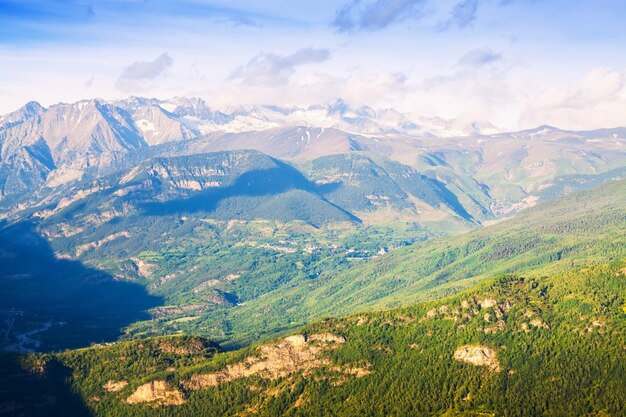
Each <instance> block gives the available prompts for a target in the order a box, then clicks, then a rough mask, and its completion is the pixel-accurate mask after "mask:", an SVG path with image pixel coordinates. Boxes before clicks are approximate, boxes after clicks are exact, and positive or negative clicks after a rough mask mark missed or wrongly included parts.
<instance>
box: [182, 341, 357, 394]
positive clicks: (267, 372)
mask: <svg viewBox="0 0 626 417" xmlns="http://www.w3.org/2000/svg"><path fill="white" fill-rule="evenodd" d="M343 343H345V339H344V338H343V337H340V336H336V335H333V334H328V333H326V334H314V335H310V336H309V337H305V336H303V335H294V336H289V337H286V338H285V339H283V340H282V341H280V342H279V343H276V344H268V345H263V346H261V347H260V348H259V353H260V355H259V356H258V357H256V356H255V357H248V358H246V359H244V360H243V361H241V362H238V363H235V364H232V365H229V366H227V367H226V368H224V369H222V370H220V371H217V372H212V373H206V374H199V375H194V376H192V377H191V379H190V380H189V381H186V382H185V386H186V387H187V388H189V389H200V388H204V387H211V386H216V385H220V384H222V383H225V382H228V381H232V380H234V379H238V378H244V377H248V376H252V375H257V376H260V377H261V378H266V379H277V378H282V377H285V376H288V375H291V374H293V373H295V372H299V371H305V372H306V371H310V370H313V369H316V368H319V367H321V366H327V365H330V363H329V361H328V360H327V359H325V358H323V357H322V353H323V352H324V351H328V350H332V349H336V348H338V347H339V346H340V345H341V344H343Z"/></svg>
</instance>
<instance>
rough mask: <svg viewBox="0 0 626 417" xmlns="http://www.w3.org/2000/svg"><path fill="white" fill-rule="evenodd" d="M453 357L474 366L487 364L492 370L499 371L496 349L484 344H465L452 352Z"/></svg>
mask: <svg viewBox="0 0 626 417" xmlns="http://www.w3.org/2000/svg"><path fill="white" fill-rule="evenodd" d="M454 359H456V360H457V361H461V362H465V363H469V364H470V365H476V366H488V367H489V368H490V369H491V370H492V371H495V372H498V371H500V362H499V361H498V355H497V354H496V351H495V350H493V349H491V348H488V347H486V346H479V345H465V346H461V347H460V348H458V349H457V350H456V351H455V352H454Z"/></svg>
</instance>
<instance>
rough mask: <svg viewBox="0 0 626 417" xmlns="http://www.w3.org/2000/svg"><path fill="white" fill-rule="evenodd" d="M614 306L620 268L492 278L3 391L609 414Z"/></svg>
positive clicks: (229, 405) (88, 402)
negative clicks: (260, 339)
mask: <svg viewBox="0 0 626 417" xmlns="http://www.w3.org/2000/svg"><path fill="white" fill-rule="evenodd" d="M625 297H626V268H625V264H624V263H623V262H613V263H611V264H609V265H597V266H593V267H585V268H579V269H573V270H570V271H568V272H565V273H560V274H554V275H551V276H549V277H543V278H532V277H528V276H525V274H514V275H504V276H500V277H496V278H490V279H488V280H487V281H485V282H484V283H483V284H481V285H479V286H478V287H476V288H475V289H472V290H470V291H466V292H463V293H461V294H458V295H456V296H453V297H450V298H446V299H443V300H440V301H435V302H428V303H424V304H419V305H416V306H414V307H406V308H401V309H393V310H388V311H384V312H377V313H368V314H360V315H356V316H350V317H348V318H345V319H327V320H323V321H319V322H316V323H313V324H311V325H308V326H306V327H305V328H304V329H302V330H301V333H300V334H302V335H304V337H300V338H299V337H297V336H293V337H289V338H287V339H284V340H282V341H281V340H278V341H275V342H270V343H266V344H264V345H260V346H259V345H257V346H252V347H250V348H247V349H244V350H241V351H237V352H230V353H217V354H216V353H215V352H216V350H215V348H214V347H212V345H211V344H210V343H209V342H206V341H203V340H201V339H194V338H186V339H180V338H173V339H172V338H165V339H163V338H162V339H155V340H148V341H134V342H122V343H119V344H114V345H112V346H102V347H95V348H90V349H83V350H79V351H69V352H65V353H61V354H57V355H43V356H37V355H36V356H31V357H28V358H25V359H23V363H22V366H23V368H25V369H26V370H25V371H23V372H24V375H22V376H21V377H20V378H16V379H14V380H13V381H12V384H11V386H12V387H15V386H20V385H18V384H24V386H26V387H27V386H28V384H33V383H34V382H33V380H32V379H33V377H32V375H33V373H34V374H36V375H39V377H38V378H39V381H40V382H39V384H40V386H39V391H36V392H35V393H34V394H33V395H36V394H38V395H45V392H46V391H45V389H44V388H45V384H44V382H45V381H47V382H48V383H50V384H52V386H56V387H57V388H58V387H59V385H55V384H53V382H54V381H55V380H54V378H57V380H56V382H57V384H60V383H62V381H67V383H68V384H69V385H68V386H67V387H66V391H65V392H67V393H73V395H76V396H78V397H79V398H81V399H82V400H83V401H84V404H85V406H84V409H83V411H84V412H89V413H93V415H96V416H122V415H124V416H157V415H168V416H177V415H180V416H185V415H187V416H188V415H224V416H228V415H233V416H234V415H261V416H276V415H288V416H363V415H368V416H406V415H433V416H434V415H450V416H453V415H464V416H478V415H498V416H537V415H546V416H573V415H576V416H620V415H623V410H624V407H626V385H624V383H623V382H624V381H625V380H626V361H624V359H625V358H626V351H625V350H624V349H625V347H626V333H625V331H626V304H625V303H626V298H625ZM59 370H64V373H63V374H62V375H65V376H66V378H67V379H63V378H61V379H59V378H60V377H59V372H60V371H59ZM28 372H30V374H29V373H28ZM28 375H31V377H28ZM4 377H5V378H6V375H4ZM29 378H30V379H29ZM48 378H50V379H48ZM41 381H44V382H41ZM42 386H43V387H44V388H42ZM61 386H62V385H61ZM7 387H8V385H7V384H6V380H5V382H4V385H3V390H5V392H6V390H7V389H9V388H7ZM20 392H22V393H23V392H25V391H20ZM67 395H69V394H67ZM20 401H22V399H20V398H19V396H18V397H16V398H15V399H14V406H15V407H16V409H18V408H17V407H20V406H24V407H25V408H26V409H27V408H28V407H29V405H28V404H24V403H22V402H20ZM64 404H65V403H64ZM67 404H69V405H70V406H76V403H75V402H68V403H67ZM56 410H57V412H58V414H56V415H64V414H63V412H64V411H65V410H63V407H62V406H59V407H57V408H56ZM24 415H27V414H24ZM77 415H79V414H77Z"/></svg>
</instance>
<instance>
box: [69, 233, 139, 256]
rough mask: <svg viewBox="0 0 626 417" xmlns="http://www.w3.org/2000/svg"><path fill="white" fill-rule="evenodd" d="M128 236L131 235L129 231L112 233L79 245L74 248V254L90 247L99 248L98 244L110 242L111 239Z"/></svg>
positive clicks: (78, 254) (77, 254)
mask: <svg viewBox="0 0 626 417" xmlns="http://www.w3.org/2000/svg"><path fill="white" fill-rule="evenodd" d="M130 236H131V235H130V233H129V232H127V231H123V232H118V233H114V234H112V235H108V236H106V237H104V238H102V239H100V240H97V241H95V242H90V243H85V244H84V245H80V246H78V247H77V248H76V256H80V255H82V254H83V253H85V252H86V251H88V250H90V249H96V248H99V247H100V246H102V245H104V244H105V243H108V242H111V241H112V240H115V239H119V238H121V237H124V238H129V237H130Z"/></svg>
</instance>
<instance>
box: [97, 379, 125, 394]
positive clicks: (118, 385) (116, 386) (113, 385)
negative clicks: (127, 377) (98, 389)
mask: <svg viewBox="0 0 626 417" xmlns="http://www.w3.org/2000/svg"><path fill="white" fill-rule="evenodd" d="M127 385H128V382H126V381H113V380H110V381H108V382H107V383H106V384H104V385H103V386H102V388H104V390H105V391H106V392H118V391H121V390H123V389H124V388H126V386H127Z"/></svg>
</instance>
